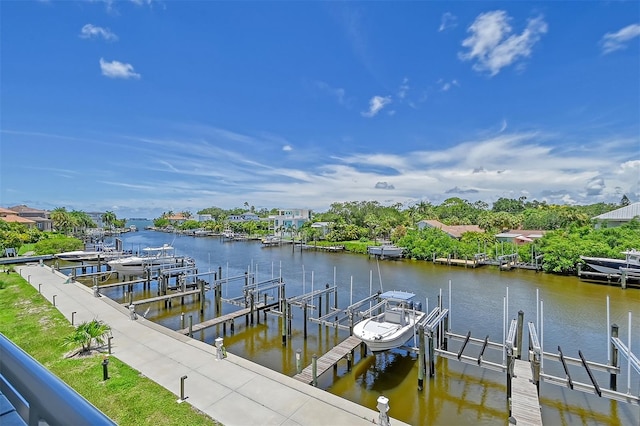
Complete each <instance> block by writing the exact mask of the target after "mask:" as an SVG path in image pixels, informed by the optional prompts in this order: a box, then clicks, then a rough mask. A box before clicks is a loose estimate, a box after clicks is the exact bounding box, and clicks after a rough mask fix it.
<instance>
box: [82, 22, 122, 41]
mask: <svg viewBox="0 0 640 426" xmlns="http://www.w3.org/2000/svg"><path fill="white" fill-rule="evenodd" d="M80 37H81V38H99V37H102V38H103V39H105V40H107V41H117V40H118V36H117V35H115V34H114V33H112V32H111V30H110V29H109V28H102V27H96V26H95V25H93V24H86V25H85V26H84V27H82V29H81V30H80Z"/></svg>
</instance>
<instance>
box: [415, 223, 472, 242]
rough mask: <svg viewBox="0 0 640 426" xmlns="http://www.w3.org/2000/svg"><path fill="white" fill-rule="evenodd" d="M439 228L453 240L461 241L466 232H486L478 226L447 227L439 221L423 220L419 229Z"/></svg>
mask: <svg viewBox="0 0 640 426" xmlns="http://www.w3.org/2000/svg"><path fill="white" fill-rule="evenodd" d="M424 228H437V229H441V230H442V231H444V232H445V233H447V234H448V235H449V236H450V237H451V238H455V239H457V240H459V239H460V238H461V237H462V234H464V233H465V232H484V229H482V228H480V227H479V226H478V225H453V226H449V225H445V224H444V223H442V222H440V221H438V220H421V221H420V222H418V229H420V230H422V229H424Z"/></svg>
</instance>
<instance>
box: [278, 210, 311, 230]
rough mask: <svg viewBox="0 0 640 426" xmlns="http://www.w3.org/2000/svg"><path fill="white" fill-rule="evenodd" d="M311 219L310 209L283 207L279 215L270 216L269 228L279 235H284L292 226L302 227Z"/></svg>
mask: <svg viewBox="0 0 640 426" xmlns="http://www.w3.org/2000/svg"><path fill="white" fill-rule="evenodd" d="M309 220H311V210H309V209H281V210H278V214H277V215H271V216H269V230H270V231H271V232H272V233H273V234H274V235H278V236H283V235H284V234H286V233H287V232H289V230H290V229H291V228H295V229H300V228H301V227H302V225H303V224H304V223H305V222H307V221H309Z"/></svg>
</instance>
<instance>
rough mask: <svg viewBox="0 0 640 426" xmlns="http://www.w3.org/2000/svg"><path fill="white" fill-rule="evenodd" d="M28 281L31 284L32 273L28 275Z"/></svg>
mask: <svg viewBox="0 0 640 426" xmlns="http://www.w3.org/2000/svg"><path fill="white" fill-rule="evenodd" d="M27 282H28V283H29V284H31V275H27Z"/></svg>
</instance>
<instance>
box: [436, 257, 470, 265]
mask: <svg viewBox="0 0 640 426" xmlns="http://www.w3.org/2000/svg"><path fill="white" fill-rule="evenodd" d="M434 263H441V264H444V265H450V266H464V267H465V268H475V267H477V266H480V265H481V264H480V263H479V262H478V261H477V260H467V259H451V258H446V257H438V258H436V259H434Z"/></svg>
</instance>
